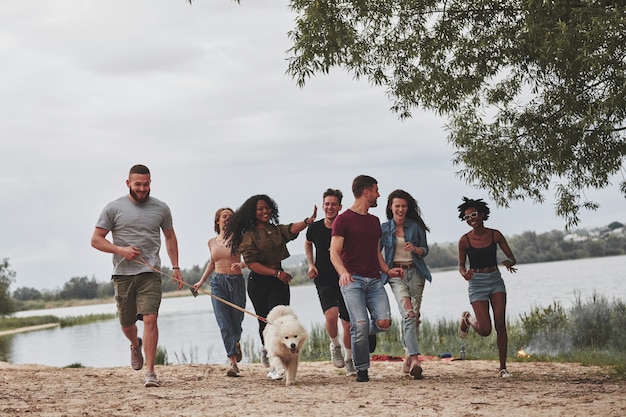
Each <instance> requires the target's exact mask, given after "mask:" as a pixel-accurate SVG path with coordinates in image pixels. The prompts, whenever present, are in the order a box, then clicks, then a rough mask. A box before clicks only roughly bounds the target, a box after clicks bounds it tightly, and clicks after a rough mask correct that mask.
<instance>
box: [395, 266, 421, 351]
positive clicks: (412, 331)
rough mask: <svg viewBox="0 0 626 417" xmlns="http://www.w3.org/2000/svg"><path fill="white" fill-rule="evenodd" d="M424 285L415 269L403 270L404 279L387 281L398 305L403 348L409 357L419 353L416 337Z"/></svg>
mask: <svg viewBox="0 0 626 417" xmlns="http://www.w3.org/2000/svg"><path fill="white" fill-rule="evenodd" d="M425 283H426V279H425V278H424V277H423V276H422V274H420V272H419V271H418V270H417V268H415V267H412V268H409V269H406V270H405V274H404V279H401V278H390V279H389V285H390V286H391V291H392V292H393V295H394V297H395V299H396V302H397V303H398V311H400V315H401V316H402V333H403V334H404V347H405V348H406V350H407V352H406V353H407V354H409V355H417V354H418V353H420V351H419V346H418V340H417V335H418V330H419V327H418V325H419V317H420V308H421V306H422V295H423V294H424V285H425ZM406 297H408V298H409V299H410V302H411V304H410V307H409V305H405V304H404V299H405V298H406ZM411 312H413V314H410V313H411Z"/></svg>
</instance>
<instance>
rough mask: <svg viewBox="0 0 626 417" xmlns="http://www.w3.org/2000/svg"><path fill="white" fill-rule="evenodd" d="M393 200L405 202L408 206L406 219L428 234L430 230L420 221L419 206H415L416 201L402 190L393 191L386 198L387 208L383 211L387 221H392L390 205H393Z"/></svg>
mask: <svg viewBox="0 0 626 417" xmlns="http://www.w3.org/2000/svg"><path fill="white" fill-rule="evenodd" d="M394 198H401V199H402V200H405V201H406V203H407V205H408V208H407V211H406V217H408V218H409V219H413V220H415V221H416V222H417V224H419V225H420V226H421V227H422V228H423V229H424V230H426V231H427V232H430V228H429V227H428V226H426V223H424V220H423V219H422V212H421V210H420V207H419V205H418V204H417V200H415V199H414V198H413V196H412V195H411V194H409V193H407V192H406V191H404V190H394V191H392V192H391V193H390V194H389V197H387V208H386V210H385V212H386V214H387V219H389V220H390V219H393V212H392V211H391V205H392V204H393V199H394Z"/></svg>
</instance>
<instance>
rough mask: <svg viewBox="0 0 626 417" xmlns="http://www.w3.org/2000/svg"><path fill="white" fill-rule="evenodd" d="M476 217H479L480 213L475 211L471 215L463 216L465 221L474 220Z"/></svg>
mask: <svg viewBox="0 0 626 417" xmlns="http://www.w3.org/2000/svg"><path fill="white" fill-rule="evenodd" d="M475 217H478V212H477V211H474V212H472V213H470V214H466V215H465V216H463V220H469V219H473V218H475Z"/></svg>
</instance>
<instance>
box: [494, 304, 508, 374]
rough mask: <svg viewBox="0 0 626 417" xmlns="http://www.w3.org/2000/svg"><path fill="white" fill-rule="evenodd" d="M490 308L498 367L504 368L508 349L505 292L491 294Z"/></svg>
mask: <svg viewBox="0 0 626 417" xmlns="http://www.w3.org/2000/svg"><path fill="white" fill-rule="evenodd" d="M491 308H492V309H493V321H494V327H495V329H496V334H497V337H496V340H497V345H498V356H499V358H500V369H506V355H507V349H508V335H507V331H506V293H504V292H498V293H495V294H492V295H491Z"/></svg>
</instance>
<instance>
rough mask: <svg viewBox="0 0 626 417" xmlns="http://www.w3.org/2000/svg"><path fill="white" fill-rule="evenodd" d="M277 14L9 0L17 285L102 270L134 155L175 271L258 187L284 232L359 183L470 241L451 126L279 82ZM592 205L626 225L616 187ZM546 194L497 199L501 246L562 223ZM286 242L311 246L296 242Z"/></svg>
mask: <svg viewBox="0 0 626 417" xmlns="http://www.w3.org/2000/svg"><path fill="white" fill-rule="evenodd" d="M287 4H288V2H287V1H286V0H280V1H278V0H254V1H247V0H242V4H241V5H237V4H236V3H235V2H233V1H230V0H211V1H208V0H198V1H196V2H195V3H194V5H193V6H190V5H189V4H187V2H185V1H184V0H135V1H129V0H107V1H85V0H81V1H79V0H74V1H71V0H55V1H49V0H29V1H3V2H2V4H1V5H0V62H2V65H0V135H1V136H2V138H1V140H0V190H1V192H0V198H1V199H2V204H1V211H0V214H1V215H0V259H2V258H8V259H9V262H10V268H11V269H12V270H13V271H15V272H16V282H15V283H14V284H13V285H12V289H15V288H18V287H34V288H39V289H55V288H59V287H61V286H62V285H63V283H65V282H67V281H68V280H69V279H70V278H72V277H83V276H87V277H89V278H91V277H95V278H96V279H97V280H99V281H105V280H108V279H109V278H110V274H111V269H112V264H111V256H110V255H109V254H105V253H102V252H98V251H96V250H95V249H93V248H92V247H91V246H90V238H91V234H92V233H93V230H94V225H95V222H96V219H97V218H98V215H99V214H100V211H101V210H102V208H103V207H104V206H105V204H107V203H108V202H109V201H111V200H113V199H115V198H117V197H119V196H121V195H124V194H126V193H127V188H126V185H125V180H126V178H127V175H128V170H129V168H130V167H131V166H132V165H134V164H137V163H142V164H145V165H147V166H148V167H149V168H150V170H151V171H152V195H153V196H155V197H157V198H159V199H161V200H163V201H165V202H166V203H167V204H168V205H169V206H170V207H171V209H172V212H173V216H174V227H175V230H176V234H177V236H178V240H179V249H180V250H179V252H180V265H181V267H183V268H190V267H192V266H193V265H200V266H204V264H205V262H206V261H207V260H208V256H209V255H208V250H207V246H206V242H207V240H208V239H209V238H210V237H211V236H213V234H214V232H213V216H214V213H215V210H216V209H218V208H219V207H222V206H230V207H232V208H234V209H236V208H237V207H239V206H240V205H241V203H243V201H245V199H247V198H248V197H249V196H251V195H253V194H268V195H270V196H271V197H272V198H274V200H275V201H276V202H277V204H278V207H279V212H280V220H281V222H282V223H289V222H292V221H300V220H302V219H304V218H305V217H307V216H309V215H310V214H311V212H312V210H313V206H314V205H315V204H318V205H319V204H320V203H321V199H322V197H321V195H322V192H323V191H324V190H325V189H326V188H328V187H333V188H339V189H341V190H342V191H343V192H344V195H345V198H344V209H347V208H348V207H349V206H350V205H351V204H352V201H353V197H352V194H351V190H350V186H351V182H352V179H353V178H354V177H355V176H356V175H359V174H368V175H371V176H373V177H375V178H376V179H377V180H378V182H379V187H380V191H381V199H380V200H379V207H378V208H376V209H373V210H372V213H374V214H376V215H378V216H379V217H381V220H382V219H383V217H384V206H385V203H386V195H387V194H389V192H391V191H392V190H394V189H396V188H403V189H405V190H406V191H408V192H410V193H411V194H412V195H413V196H414V197H416V199H417V200H418V201H419V204H420V207H421V209H422V213H423V217H424V219H425V221H426V223H427V224H428V225H429V226H430V227H431V230H432V231H431V233H430V234H429V235H428V238H429V243H431V244H433V243H445V242H456V241H457V239H458V237H459V236H460V235H461V234H463V233H464V232H466V231H467V226H466V225H465V224H464V223H463V222H460V221H459V220H458V218H457V211H456V206H457V205H458V204H460V203H461V197H462V196H468V197H473V198H479V197H483V198H487V197H488V196H487V193H486V192H485V191H483V190H477V189H474V188H471V187H469V186H467V185H465V184H464V183H462V182H461V181H460V180H459V179H458V178H457V176H456V175H455V172H456V171H457V170H458V167H454V166H453V165H452V163H451V160H452V155H453V152H454V149H452V148H451V146H450V145H449V144H448V143H447V140H446V131H445V129H444V124H445V121H444V120H441V119H438V118H436V117H435V116H434V115H432V114H430V113H426V112H423V111H420V110H417V111H415V113H414V117H413V119H411V120H408V121H400V120H398V118H397V116H396V115H395V114H393V113H391V111H390V110H389V108H390V106H391V103H390V102H389V100H388V98H387V96H386V95H385V92H384V90H382V89H379V88H373V87H371V86H369V85H368V84H367V83H366V82H356V81H354V80H353V79H352V77H351V76H349V75H346V74H345V73H343V72H342V71H340V70H334V71H333V72H332V73H331V74H330V75H328V76H321V75H320V76H317V77H316V78H314V79H312V80H310V81H309V82H308V84H307V86H306V87H305V88H304V89H300V88H299V87H297V86H296V84H295V82H294V81H293V80H292V79H291V78H290V77H289V76H287V75H286V74H285V70H286V68H287V61H286V56H287V54H286V51H287V49H288V48H289V47H290V43H289V39H288V37H287V33H288V31H289V30H290V29H292V28H293V20H294V15H293V13H292V12H291V11H290V10H289V9H288V7H287ZM588 196H589V197H592V198H596V199H597V201H599V202H600V203H601V208H600V209H599V210H598V211H597V212H595V213H587V212H584V213H583V214H582V221H583V223H582V224H581V227H588V228H591V227H595V226H602V225H606V224H608V223H610V222H611V221H614V220H618V221H622V222H626V218H625V216H624V199H623V197H621V196H620V195H619V192H618V190H617V188H616V187H611V188H610V189H607V190H604V191H602V192H594V193H590V194H589V195H588ZM552 201H553V199H552V198H549V199H548V203H546V204H545V205H544V206H537V205H533V204H532V203H531V202H519V203H514V204H513V205H512V207H511V208H510V209H503V208H497V207H495V205H494V204H492V211H493V214H492V216H491V218H490V220H489V222H488V225H490V226H491V227H495V228H497V229H500V230H501V231H502V232H503V233H504V234H505V235H507V236H511V235H515V234H520V233H522V232H524V231H528V230H533V231H536V232H538V233H542V232H546V231H550V230H553V229H559V230H562V229H563V227H564V221H563V220H562V219H559V218H557V217H556V215H555V213H554V208H553V206H552V203H551V202H552ZM318 218H319V217H318ZM290 250H291V253H292V254H299V253H303V252H304V249H303V237H302V236H301V237H300V238H298V240H296V241H295V242H293V243H292V244H290ZM163 254H164V252H163ZM162 261H163V264H164V265H168V266H169V265H170V262H169V259H168V258H167V256H165V255H163V256H162ZM521 261H522V262H523V260H521Z"/></svg>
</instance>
